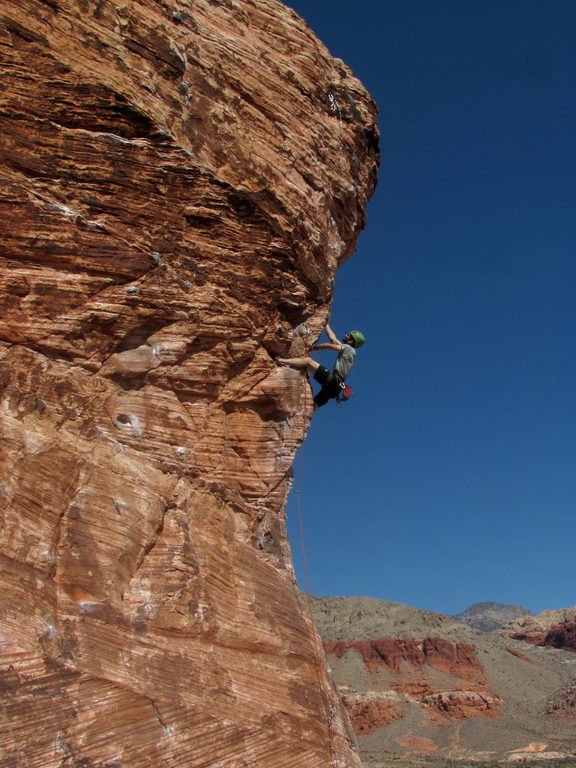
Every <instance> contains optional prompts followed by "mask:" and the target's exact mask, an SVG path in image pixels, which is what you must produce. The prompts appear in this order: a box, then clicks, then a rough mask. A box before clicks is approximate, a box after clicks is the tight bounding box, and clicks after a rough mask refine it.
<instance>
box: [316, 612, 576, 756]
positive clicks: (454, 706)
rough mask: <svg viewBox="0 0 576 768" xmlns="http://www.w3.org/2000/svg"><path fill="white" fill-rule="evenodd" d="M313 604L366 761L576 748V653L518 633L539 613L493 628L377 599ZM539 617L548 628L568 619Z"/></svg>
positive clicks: (568, 751) (550, 752)
mask: <svg viewBox="0 0 576 768" xmlns="http://www.w3.org/2000/svg"><path fill="white" fill-rule="evenodd" d="M312 604H313V612H314V616H315V620H316V623H317V626H318V629H319V631H320V634H321V636H322V638H323V640H324V645H325V648H326V652H327V654H328V659H329V663H330V666H331V668H332V671H333V674H334V678H335V680H336V683H337V685H338V687H339V688H340V690H341V692H342V694H343V696H344V701H345V703H346V707H347V708H348V711H349V713H350V716H351V718H352V722H353V724H354V728H355V730H356V734H357V737H358V741H359V745H360V750H361V754H362V756H363V759H364V761H365V763H366V764H369V765H378V766H380V765H388V763H387V762H386V760H389V761H390V760H399V761H402V760H415V759H417V758H418V759H421V760H424V763H430V762H432V763H439V764H442V765H445V764H446V761H447V760H458V761H466V760H470V761H474V762H478V761H479V762H486V763H491V762H493V761H507V762H515V761H517V760H518V761H519V760H522V759H525V758H527V757H533V758H536V757H538V758H541V759H552V760H553V759H569V758H570V757H571V756H573V755H574V754H576V727H575V726H576V695H575V691H576V659H575V658H574V656H573V654H571V653H567V652H566V651H565V650H559V649H557V648H553V647H545V646H543V645H541V646H539V645H535V644H530V643H528V642H525V641H520V640H517V639H513V638H511V637H509V635H508V630H509V629H510V628H511V627H512V628H517V627H518V626H519V622H523V621H525V622H527V623H529V622H530V623H531V622H532V620H533V619H534V617H529V618H525V619H520V620H519V621H518V622H515V623H513V624H510V625H508V626H507V627H505V628H504V629H500V630H496V631H494V632H485V631H480V630H477V629H474V628H472V627H469V626H467V625H465V624H463V623H462V622H460V621H458V620H456V619H455V618H453V617H449V616H444V615H441V614H437V613H432V612H429V611H421V610H418V609H415V608H411V607H410V606H407V605H402V604H400V603H390V602H385V601H381V600H374V599H370V598H339V597H322V598H313V599H312ZM539 616H540V623H539V624H538V626H539V627H540V631H541V632H542V626H543V625H544V623H545V622H546V621H549V622H550V621H552V622H553V623H555V622H557V621H558V618H559V617H558V614H556V613H555V614H554V615H553V616H549V615H548V616H545V615H543V614H540V615H539ZM542 616H544V618H542ZM562 616H564V618H566V616H565V615H564V613H562ZM536 619H538V617H536ZM531 625H532V624H531ZM392 764H394V763H392Z"/></svg>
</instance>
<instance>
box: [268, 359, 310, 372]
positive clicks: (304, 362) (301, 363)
mask: <svg viewBox="0 0 576 768" xmlns="http://www.w3.org/2000/svg"><path fill="white" fill-rule="evenodd" d="M276 359H277V360H278V362H279V363H282V365H288V366H289V367H290V368H298V369H300V370H308V371H310V373H311V374H315V373H316V371H317V370H318V368H319V367H320V363H318V362H316V360H312V358H311V357H277V358H276Z"/></svg>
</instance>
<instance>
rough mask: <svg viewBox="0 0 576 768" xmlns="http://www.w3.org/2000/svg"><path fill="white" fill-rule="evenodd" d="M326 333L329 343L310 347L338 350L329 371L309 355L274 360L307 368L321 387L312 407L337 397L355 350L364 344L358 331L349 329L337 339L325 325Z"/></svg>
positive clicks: (298, 367)
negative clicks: (348, 331)
mask: <svg viewBox="0 0 576 768" xmlns="http://www.w3.org/2000/svg"><path fill="white" fill-rule="evenodd" d="M326 334H327V336H328V338H329V339H330V342H329V343H324V344H316V345H315V346H313V347H312V349H313V350H324V349H333V350H334V351H336V352H338V357H337V358H336V362H335V363H334V368H333V369H332V371H329V370H328V368H325V367H324V366H323V365H320V363H317V362H316V360H313V359H312V358H311V357H277V358H276V362H277V363H279V364H281V365H287V366H289V367H290V368H297V369H299V370H307V371H310V373H311V374H312V375H313V377H314V379H315V381H317V382H318V383H319V384H320V385H321V386H322V389H321V390H320V391H319V392H318V394H317V395H316V397H315V398H314V409H316V408H320V407H321V406H323V405H326V403H327V402H328V400H332V399H333V398H337V397H338V396H339V395H340V393H341V392H342V389H343V388H344V382H345V381H346V378H347V377H348V375H349V373H350V371H351V370H352V366H353V365H354V361H355V359H356V350H357V349H358V347H361V346H362V344H364V341H365V339H364V336H363V335H362V334H361V333H360V331H350V333H347V334H346V336H344V338H343V339H342V341H339V340H338V337H337V336H336V334H335V333H334V331H333V330H332V328H330V326H329V325H328V324H327V325H326Z"/></svg>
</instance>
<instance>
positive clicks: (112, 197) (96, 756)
mask: <svg viewBox="0 0 576 768" xmlns="http://www.w3.org/2000/svg"><path fill="white" fill-rule="evenodd" d="M1 4H2V16H3V22H4V26H3V28H2V31H1V32H0V46H1V50H2V57H3V108H2V112H1V115H0V122H1V125H0V128H1V131H0V142H1V150H2V158H3V167H2V182H3V184H2V189H3V193H2V202H3V211H2V221H3V228H4V233H3V243H4V250H3V252H2V254H1V255H0V289H1V290H0V302H1V304H2V326H1V336H0V394H1V396H2V400H1V408H0V430H1V435H2V440H1V441H0V470H1V479H0V483H1V485H0V504H1V515H2V519H1V527H0V568H1V570H2V580H3V588H2V611H1V612H0V641H1V644H2V656H1V659H0V661H1V665H2V666H1V669H0V672H1V673H2V678H1V684H2V690H3V692H4V696H3V701H4V703H5V706H4V708H3V710H2V712H3V714H2V719H3V722H2V727H1V729H0V751H2V753H3V756H4V760H5V764H6V765H22V766H23V765H27V766H28V765H29V766H42V768H52V766H62V765H64V764H70V765H71V764H74V765H76V764H78V765H80V764H82V765H86V766H90V765H94V766H96V765H98V766H104V765H107V766H112V765H114V766H116V765H117V766H120V765H122V768H140V767H141V766H142V767H144V766H146V767H148V766H149V767H150V768H152V767H154V768H156V766H159V765H165V766H182V765H190V766H192V765H193V766H195V768H201V766H210V768H212V767H213V766H216V765H223V766H224V765H225V766H232V765H234V766H235V768H247V767H248V766H250V767H251V766H255V765H258V766H259V768H283V767H284V766H293V765H298V766H301V767H302V768H316V767H318V768H320V766H321V767H322V768H325V766H326V765H334V766H336V765H339V766H350V768H352V767H353V766H358V765H359V761H358V757H357V752H356V750H355V747H354V739H353V736H352V735H351V732H350V731H349V729H348V725H347V721H346V718H345V717H344V716H342V715H341V712H340V708H339V703H338V700H337V698H336V694H335V691H334V689H333V687H332V686H331V684H330V683H329V680H328V677H327V673H326V669H325V665H324V657H323V654H322V652H321V650H320V647H321V646H320V642H319V640H318V638H317V636H316V634H315V630H314V628H313V626H312V623H311V622H310V620H309V619H308V617H307V616H306V615H305V613H304V612H303V611H302V609H301V607H300V604H299V602H298V596H297V593H296V589H295V585H294V582H293V574H292V570H291V565H290V553H289V547H288V543H287V539H286V533H285V528H284V519H283V507H284V503H285V499H286V494H287V492H288V489H289V486H290V481H291V464H292V460H293V456H294V452H295V450H296V448H297V447H298V445H299V443H300V442H301V441H302V440H303V439H304V436H305V432H306V429H307V426H308V421H309V418H310V415H311V394H310V389H309V386H308V384H307V382H306V379H305V378H304V377H303V376H302V375H300V374H299V373H297V372H294V371H291V370H287V369H282V370H281V369H278V368H276V366H275V365H274V363H273V361H272V357H273V356H274V355H275V354H277V353H279V352H281V353H288V354H299V353H301V352H303V351H304V350H306V349H307V347H308V346H309V345H310V344H311V343H312V342H313V341H314V340H315V339H316V337H317V336H318V335H319V333H320V331H321V329H322V327H323V325H324V323H325V322H326V319H327V316H328V309H329V303H330V300H331V294H332V283H333V279H334V274H335V270H336V268H337V266H338V265H339V263H341V262H342V260H343V259H345V258H347V257H348V256H349V255H350V254H351V253H352V251H353V249H354V243H355V239H356V236H357V234H358V232H359V231H360V229H361V227H362V226H363V223H364V208H365V204H366V201H367V199H368V197H369V195H370V194H371V192H372V190H373V186H374V183H375V178H376V168H377V162H378V157H377V133H376V128H375V109H374V106H373V104H372V103H371V101H370V99H369V97H368V96H367V94H366V93H365V91H364V90H363V88H362V87H361V85H360V84H359V83H358V82H357V81H356V80H355V79H354V78H353V77H352V76H351V75H350V73H349V71H348V70H347V69H346V68H345V67H344V66H343V65H342V64H341V63H339V62H337V61H334V60H333V59H332V58H331V57H330V56H329V55H328V53H327V51H326V49H325V48H324V47H323V46H322V45H321V44H320V43H318V41H317V40H315V38H314V37H313V36H312V34H311V33H310V31H309V30H308V29H307V27H306V26H305V25H304V24H303V23H302V21H301V20H300V19H299V18H298V17H297V16H296V15H295V14H294V13H293V12H291V11H290V10H288V9H287V8H286V7H284V6H283V5H281V4H280V3H278V2H275V0H262V1H261V2H258V3H253V2H249V0H229V1H228V0H227V1H226V2H218V3H217V2H209V1H208V0H197V1H195V2H192V0H189V1H188V0H183V1H182V2H180V3H179V4H178V6H177V7H176V6H174V7H172V6H170V5H166V4H164V3H157V2H152V0H139V2H138V3H136V2H131V1H130V0H128V2H126V3H123V4H120V5H119V4H117V3H101V2H95V1H93V0H56V1H55V2H40V1H38V2H33V0H19V2H17V3H16V2H12V1H11V0H1ZM14 734H17V738H15V737H14Z"/></svg>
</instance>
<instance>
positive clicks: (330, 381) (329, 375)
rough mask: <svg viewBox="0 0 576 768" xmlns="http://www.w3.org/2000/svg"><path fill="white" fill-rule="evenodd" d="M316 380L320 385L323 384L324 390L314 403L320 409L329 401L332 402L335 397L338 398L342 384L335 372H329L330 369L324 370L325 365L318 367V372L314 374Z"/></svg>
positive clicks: (319, 393)
mask: <svg viewBox="0 0 576 768" xmlns="http://www.w3.org/2000/svg"><path fill="white" fill-rule="evenodd" d="M314 380H315V381H317V382H318V384H322V389H321V390H320V392H318V394H317V395H316V397H315V398H314V402H315V403H316V405H317V406H318V407H320V406H322V405H326V403H327V402H328V400H332V399H333V398H334V397H338V395H339V394H340V389H341V387H340V384H339V382H338V379H337V378H336V376H334V372H333V371H329V370H328V368H324V366H323V365H321V366H319V367H318V370H317V371H316V373H315V374H314Z"/></svg>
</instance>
